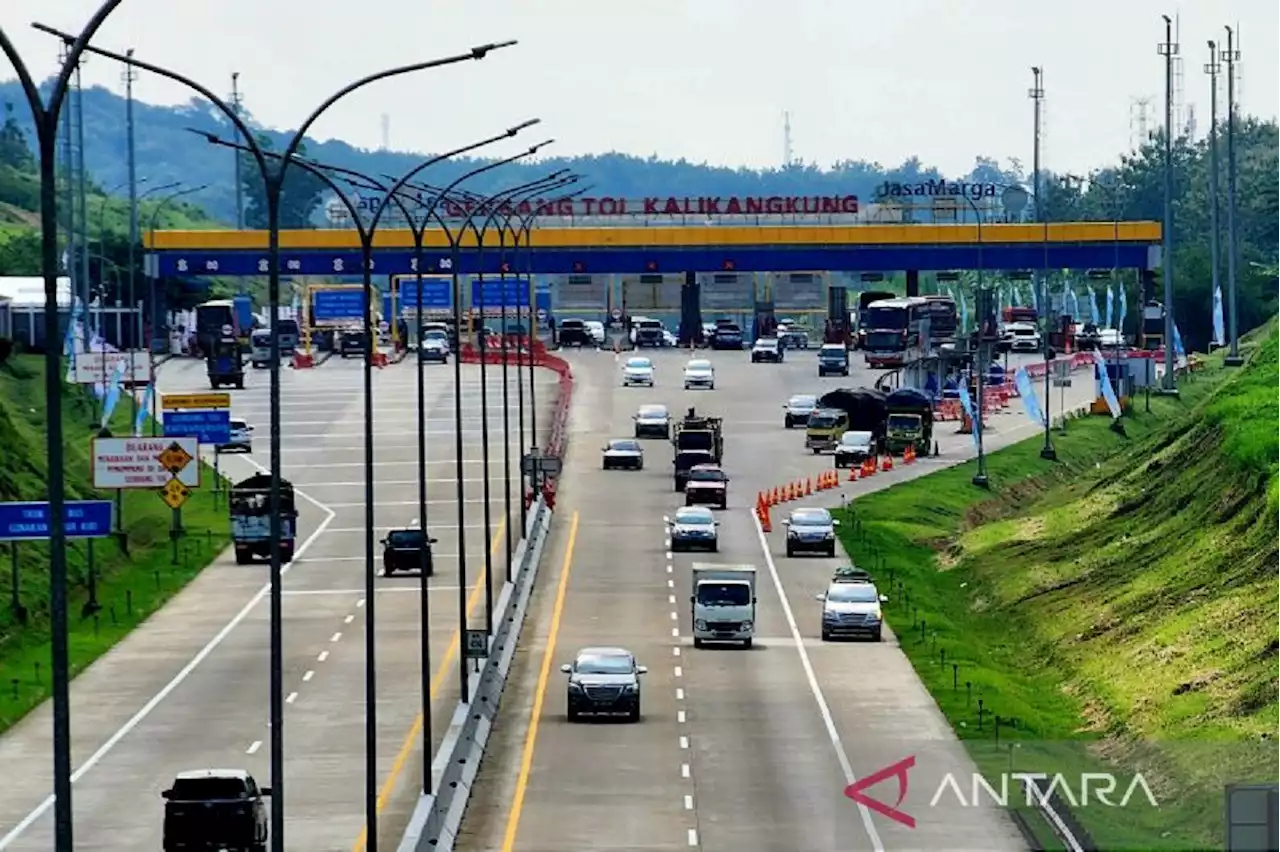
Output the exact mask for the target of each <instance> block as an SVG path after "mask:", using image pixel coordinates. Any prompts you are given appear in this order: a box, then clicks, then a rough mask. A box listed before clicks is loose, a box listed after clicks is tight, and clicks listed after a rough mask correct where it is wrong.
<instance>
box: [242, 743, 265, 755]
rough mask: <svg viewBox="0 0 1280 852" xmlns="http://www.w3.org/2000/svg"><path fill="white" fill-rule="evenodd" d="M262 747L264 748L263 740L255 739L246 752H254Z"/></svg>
mask: <svg viewBox="0 0 1280 852" xmlns="http://www.w3.org/2000/svg"><path fill="white" fill-rule="evenodd" d="M260 748H262V740H254V741H253V742H251V743H249V747H248V748H247V749H245V750H244V753H245V754H253V753H254V752H256V751H257V750H258V749H260Z"/></svg>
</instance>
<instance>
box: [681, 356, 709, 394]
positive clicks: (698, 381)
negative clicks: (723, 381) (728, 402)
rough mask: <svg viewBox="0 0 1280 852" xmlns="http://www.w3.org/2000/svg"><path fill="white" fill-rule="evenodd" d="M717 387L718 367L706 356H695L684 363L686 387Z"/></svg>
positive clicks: (687, 388) (686, 388)
mask: <svg viewBox="0 0 1280 852" xmlns="http://www.w3.org/2000/svg"><path fill="white" fill-rule="evenodd" d="M692 388H706V389H707V390H715V389H716V368H715V367H713V366H712V365H711V362H710V361H708V360H706V359H705V358H695V359H694V360H692V361H690V362H689V363H688V364H685V365H684V389H685V390H691V389H692Z"/></svg>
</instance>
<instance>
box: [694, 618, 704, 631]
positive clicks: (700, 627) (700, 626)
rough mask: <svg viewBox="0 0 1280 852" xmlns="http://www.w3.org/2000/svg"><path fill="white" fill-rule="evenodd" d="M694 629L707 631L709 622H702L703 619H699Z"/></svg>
mask: <svg viewBox="0 0 1280 852" xmlns="http://www.w3.org/2000/svg"><path fill="white" fill-rule="evenodd" d="M693 629H694V630H706V629H707V622H705V621H704V620H702V619H701V618H699V619H698V620H697V621H695V622H694V623H693Z"/></svg>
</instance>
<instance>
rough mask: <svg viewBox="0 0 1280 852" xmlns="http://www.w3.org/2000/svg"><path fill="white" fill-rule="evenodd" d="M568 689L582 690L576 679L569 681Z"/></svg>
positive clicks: (573, 690)
mask: <svg viewBox="0 0 1280 852" xmlns="http://www.w3.org/2000/svg"><path fill="white" fill-rule="evenodd" d="M569 691H570V692H581V691H582V684H580V683H578V682H577V681H573V680H571V681H569Z"/></svg>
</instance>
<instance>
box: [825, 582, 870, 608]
mask: <svg viewBox="0 0 1280 852" xmlns="http://www.w3.org/2000/svg"><path fill="white" fill-rule="evenodd" d="M827 600H829V601H834V602H835V603H875V602H876V601H878V600H880V595H878V594H877V593H876V587H875V586H873V585H871V584H870V583H837V584H835V585H834V586H832V587H831V588H829V589H827Z"/></svg>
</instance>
